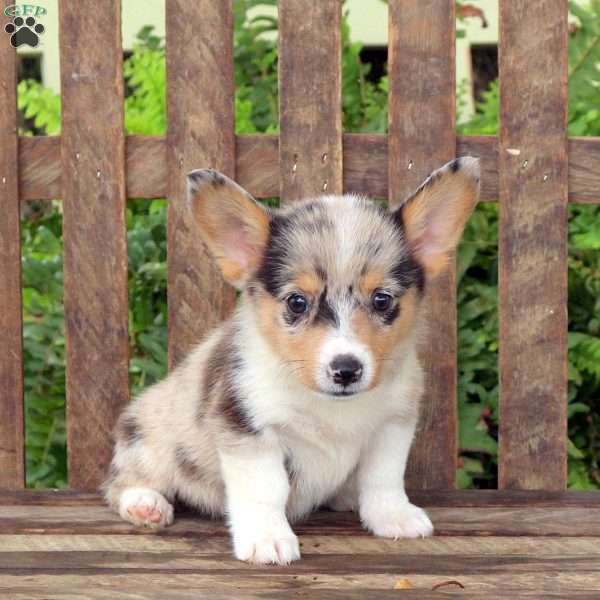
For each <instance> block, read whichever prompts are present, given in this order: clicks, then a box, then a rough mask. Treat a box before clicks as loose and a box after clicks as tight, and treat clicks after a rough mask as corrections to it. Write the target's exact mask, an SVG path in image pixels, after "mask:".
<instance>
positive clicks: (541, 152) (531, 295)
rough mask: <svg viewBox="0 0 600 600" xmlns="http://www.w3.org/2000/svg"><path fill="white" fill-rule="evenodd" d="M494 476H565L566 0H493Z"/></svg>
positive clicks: (545, 485) (559, 483)
mask: <svg viewBox="0 0 600 600" xmlns="http://www.w3.org/2000/svg"><path fill="white" fill-rule="evenodd" d="M499 58H500V156H499V167H500V169H499V171H500V235H499V241H500V246H499V288H500V432H499V441H500V446H499V473H498V476H499V482H498V485H499V487H501V488H507V489H545V490H560V489H564V488H565V486H566V474H567V471H566V469H567V445H566V444H567V413H566V410H567V398H566V396H567V194H568V189H567V188H568V185H567V177H568V164H567V161H568V155H567V134H566V124H567V5H566V2H564V1H563V0H540V1H539V2H535V3H532V2H528V1H527V0H513V1H511V2H508V1H507V0H503V1H501V2H500V53H499Z"/></svg>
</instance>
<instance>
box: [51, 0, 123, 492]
mask: <svg viewBox="0 0 600 600" xmlns="http://www.w3.org/2000/svg"><path fill="white" fill-rule="evenodd" d="M96 4H97V3H96V2H94V1H93V0H82V2H80V3H79V4H78V8H77V10H73V7H72V5H71V3H69V2H68V1H66V0H62V1H61V2H60V5H59V7H60V50H61V88H62V136H61V164H62V173H63V175H64V176H63V185H62V188H63V189H62V192H63V217H64V220H63V231H64V285H65V290H64V303H65V339H66V350H67V374H66V375H67V431H68V439H67V447H68V468H69V484H70V485H71V487H74V488H78V489H94V488H96V487H97V486H98V484H99V483H100V482H101V481H102V480H103V479H104V477H105V473H106V468H107V466H108V463H109V461H110V457H111V453H112V439H111V432H112V429H113V426H114V423H115V421H116V419H117V416H118V413H119V411H120V409H121V408H122V407H123V405H124V404H125V403H126V402H127V401H128V397H129V382H128V351H129V342H128V333H127V318H128V303H127V237H126V234H127V232H126V225H125V136H124V132H123V71H122V57H123V54H122V48H121V6H120V2H118V0H110V1H108V2H106V3H105V5H103V8H102V18H101V19H98V18H97V5H96Z"/></svg>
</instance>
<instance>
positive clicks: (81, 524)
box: [0, 506, 600, 537]
mask: <svg viewBox="0 0 600 600" xmlns="http://www.w3.org/2000/svg"><path fill="white" fill-rule="evenodd" d="M427 510H428V512H429V514H430V516H431V519H432V521H433V524H434V526H435V528H436V534H437V535H440V536H457V535H458V536H467V535H473V536H557V535H562V536H582V537H598V536H600V508H598V507H592V508H590V507H583V508H581V507H558V508H557V507H524V506H523V507H504V506H501V507H486V508H479V507H427ZM295 530H296V532H297V533H299V534H300V535H325V536H328V535H342V536H347V535H365V536H368V535H369V534H368V533H367V532H366V531H364V530H363V529H361V527H360V523H359V521H358V517H357V516H356V515H355V514H353V513H333V512H318V513H315V514H314V515H312V516H311V517H310V519H309V520H308V521H306V522H303V523H299V524H297V525H295ZM0 533H1V534H16V533H35V534H40V533H48V534H50V533H52V534H70V533H72V534H101V533H104V534H121V535H123V534H127V535H130V534H134V533H136V534H139V535H156V534H155V533H153V532H152V531H150V530H139V529H136V528H135V527H133V526H132V525H131V524H129V523H126V522H125V521H123V520H122V519H121V518H120V517H119V516H118V515H117V514H115V513H113V512H112V511H110V510H109V509H108V508H107V507H104V506H97V507H89V506H3V507H2V512H1V514H0ZM158 535H161V536H175V537H197V536H206V537H214V536H224V535H227V528H226V526H225V523H224V522H223V521H220V520H217V521H210V520H207V519H204V518H202V517H201V516H197V515H192V514H190V513H188V514H181V515H178V517H177V518H176V519H175V523H174V525H172V526H171V527H168V528H167V529H165V530H164V531H161V532H160V533H159V534H158Z"/></svg>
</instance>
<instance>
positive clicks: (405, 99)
mask: <svg viewBox="0 0 600 600" xmlns="http://www.w3.org/2000/svg"><path fill="white" fill-rule="evenodd" d="M454 22H455V15H454V0H402V1H400V0H390V2H389V41H388V52H389V55H388V56H389V58H388V60H389V67H388V70H389V77H390V82H389V86H390V98H389V137H388V165H389V171H388V185H389V199H390V202H391V203H392V204H395V203H398V202H400V201H402V199H403V198H405V197H406V196H407V195H408V194H409V193H410V192H411V191H413V190H414V189H415V188H416V187H417V186H418V185H419V184H420V183H421V181H423V179H424V178H425V177H426V176H427V175H428V174H429V173H430V172H431V171H433V170H434V169H436V168H437V167H439V166H441V165H442V164H443V163H445V162H447V161H448V160H450V159H452V158H453V157H454V156H455V154H456V134H455V114H454V112H455V81H454V78H455V75H454V73H455V60H454V58H455V57H454V54H455V50H454V46H455V25H454ZM455 286H456V282H455V270H454V266H452V267H451V268H450V270H449V271H448V272H447V273H445V274H443V275H441V276H439V277H438V278H437V279H436V280H434V281H433V282H431V283H428V291H427V302H428V309H429V318H428V325H429V328H430V334H429V336H428V340H427V342H426V343H425V344H424V346H423V349H422V356H423V363H424V366H425V372H426V390H425V396H424V398H423V402H422V409H421V410H422V415H421V423H420V427H419V431H418V433H417V438H416V440H415V442H414V444H413V449H412V451H411V456H410V458H409V464H408V472H407V486H408V487H410V488H412V489H434V488H437V489H445V488H453V487H454V479H455V472H456V455H457V441H456V433H457V419H456V401H457V400H456V380H457V375H456V291H455Z"/></svg>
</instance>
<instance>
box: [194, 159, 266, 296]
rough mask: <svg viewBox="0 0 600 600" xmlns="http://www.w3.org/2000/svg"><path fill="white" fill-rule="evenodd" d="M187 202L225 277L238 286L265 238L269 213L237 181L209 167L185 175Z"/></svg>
mask: <svg viewBox="0 0 600 600" xmlns="http://www.w3.org/2000/svg"><path fill="white" fill-rule="evenodd" d="M187 193H188V202H189V204H190V208H191V210H192V213H193V215H194V219H195V220H196V223H197V224H198V225H199V227H200V234H201V235H202V239H203V240H204V242H205V243H206V245H207V246H208V249H209V250H210V252H211V253H212V255H213V256H214V257H215V259H216V261H217V264H218V265H219V268H220V269H221V271H222V273H223V276H224V277H225V279H226V280H227V281H228V282H229V283H231V284H232V285H234V286H235V287H237V288H242V287H244V285H245V284H246V282H247V281H248V279H249V277H250V275H251V274H252V273H253V272H254V271H255V270H256V269H257V268H258V266H259V264H260V261H261V258H262V255H263V252H264V249H265V246H266V245H267V242H268V239H269V222H270V218H269V214H268V213H267V211H266V210H265V209H264V208H263V207H262V206H260V204H258V203H257V202H256V201H255V200H254V198H252V196H251V195H250V194H249V193H248V192H247V191H246V190H244V189H243V188H241V187H240V186H239V185H238V184H237V183H235V182H234V181H232V180H231V179H229V177H226V176H225V175H223V174H221V173H219V172H218V171H213V170H212V169H198V170H196V171H192V172H191V173H188V176H187Z"/></svg>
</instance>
